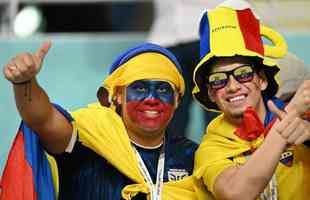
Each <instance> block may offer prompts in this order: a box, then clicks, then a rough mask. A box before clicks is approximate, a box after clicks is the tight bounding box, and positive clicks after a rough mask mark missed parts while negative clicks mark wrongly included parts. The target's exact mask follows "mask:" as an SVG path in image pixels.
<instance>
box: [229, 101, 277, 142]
mask: <svg viewBox="0 0 310 200" xmlns="http://www.w3.org/2000/svg"><path fill="white" fill-rule="evenodd" d="M274 121H275V120H272V121H271V123H269V124H268V126H267V127H266V128H265V127H264V124H263V123H262V122H261V120H260V119H259V118H258V116H257V113H256V111H255V110H254V108H253V107H248V108H247V109H246V110H245V111H244V114H243V120H242V123H241V125H240V126H239V127H238V128H237V129H236V131H235V134H236V135H237V136H238V137H240V138H241V139H243V140H247V141H252V140H255V139H256V138H258V137H259V136H261V134H263V135H264V136H266V135H267V133H268V131H269V129H270V128H271V127H272V124H273V122H274Z"/></svg>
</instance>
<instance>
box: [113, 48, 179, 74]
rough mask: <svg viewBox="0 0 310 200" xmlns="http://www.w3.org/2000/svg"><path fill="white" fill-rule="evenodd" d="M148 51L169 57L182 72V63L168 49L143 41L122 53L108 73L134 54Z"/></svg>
mask: <svg viewBox="0 0 310 200" xmlns="http://www.w3.org/2000/svg"><path fill="white" fill-rule="evenodd" d="M146 52H156V53H160V54H162V55H164V56H166V57H167V58H169V59H170V60H171V61H172V62H173V63H174V64H175V65H176V68H177V69H178V71H179V72H180V73H181V74H182V69H181V65H180V64H179V62H178V60H177V58H176V57H175V56H174V55H173V54H172V53H171V52H170V51H169V50H167V49H165V48H163V47H161V46H159V45H156V44H153V43H143V44H141V45H138V46H136V47H133V48H130V49H128V50H127V51H126V52H124V53H122V54H121V55H120V56H119V57H118V58H117V59H116V60H115V61H114V62H113V63H112V65H111V66H110V67H109V71H108V73H109V74H111V73H112V72H113V71H114V70H116V69H117V68H118V67H119V66H121V65H122V64H124V63H126V62H127V61H128V60H129V59H131V58H133V57H134V56H136V55H138V54H141V53H146Z"/></svg>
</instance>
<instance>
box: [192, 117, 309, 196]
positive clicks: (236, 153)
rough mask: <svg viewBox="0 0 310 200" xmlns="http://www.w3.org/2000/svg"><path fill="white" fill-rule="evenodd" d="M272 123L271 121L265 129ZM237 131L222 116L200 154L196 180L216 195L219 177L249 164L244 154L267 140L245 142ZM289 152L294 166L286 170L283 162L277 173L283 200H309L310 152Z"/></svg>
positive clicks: (213, 124)
mask: <svg viewBox="0 0 310 200" xmlns="http://www.w3.org/2000/svg"><path fill="white" fill-rule="evenodd" d="M271 120H272V119H271V117H269V120H268V122H267V123H265V126H266V124H268V123H269V122H271ZM236 128H237V127H235V126H234V125H232V124H230V123H229V122H227V121H226V120H225V119H224V117H223V114H221V115H220V116H218V117H217V118H215V119H214V120H213V121H212V122H211V123H210V124H209V126H208V128H207V133H206V134H205V136H204V138H203V140H202V143H201V145H200V146H199V148H198V150H197V152H196V156H195V169H194V177H195V178H198V179H202V180H203V182H204V183H205V185H207V187H208V190H210V191H211V192H212V193H214V190H213V189H214V188H213V187H214V182H215V179H216V177H217V176H218V175H219V174H220V173H221V172H222V171H223V170H224V169H226V168H228V167H231V166H237V165H240V164H244V163H245V162H246V160H247V158H246V157H245V156H244V153H246V152H249V151H250V150H251V148H257V147H259V146H260V145H261V144H262V142H263V140H264V138H263V136H261V137H259V138H257V139H256V140H254V141H252V142H249V141H245V140H242V139H240V138H239V137H238V136H237V135H235V134H234V131H235V130H236ZM285 152H292V153H293V154H292V155H293V163H292V166H286V165H284V164H283V163H281V162H279V164H278V167H277V169H276V179H277V183H278V188H277V189H278V195H279V199H280V200H290V199H298V200H306V199H308V193H309V190H310V149H309V148H308V147H305V146H304V145H299V146H293V147H290V148H288V149H287V150H286V151H285ZM285 152H284V153H285ZM258 164H262V165H265V164H266V163H258Z"/></svg>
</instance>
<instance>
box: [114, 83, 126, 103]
mask: <svg viewBox="0 0 310 200" xmlns="http://www.w3.org/2000/svg"><path fill="white" fill-rule="evenodd" d="M125 92H126V91H125V89H124V87H117V88H116V89H115V95H114V97H113V102H114V103H115V104H117V105H120V104H122V101H123V99H122V98H123V97H122V96H123V94H124V95H126V94H125Z"/></svg>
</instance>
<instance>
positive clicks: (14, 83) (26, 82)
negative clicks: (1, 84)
mask: <svg viewBox="0 0 310 200" xmlns="http://www.w3.org/2000/svg"><path fill="white" fill-rule="evenodd" d="M31 80H32V79H30V80H27V81H22V82H14V81H11V83H12V84H13V85H26V84H29V83H31Z"/></svg>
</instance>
